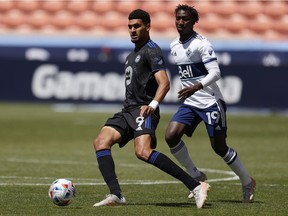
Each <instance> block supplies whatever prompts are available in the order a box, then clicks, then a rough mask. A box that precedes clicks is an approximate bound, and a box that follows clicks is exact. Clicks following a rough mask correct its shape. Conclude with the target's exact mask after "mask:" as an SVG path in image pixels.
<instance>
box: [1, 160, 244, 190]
mask: <svg viewBox="0 0 288 216" xmlns="http://www.w3.org/2000/svg"><path fill="white" fill-rule="evenodd" d="M2 160H3V159H2ZM4 160H5V161H8V162H12V163H36V164H47V163H48V164H72V165H74V164H78V165H81V164H85V165H87V164H95V163H89V162H88V163H87V162H78V161H55V160H51V161H49V160H38V159H19V158H5V159H4ZM118 165H119V166H121V167H127V168H133V167H135V168H139V167H144V166H145V167H147V164H143V165H139V164H125V163H120V164H118ZM200 170H202V171H204V172H206V173H218V174H224V175H225V176H226V177H224V178H216V179H209V180H208V181H207V182H223V181H234V180H238V179H239V177H238V176H237V175H235V173H234V172H232V171H225V170H216V169H208V168H203V169H200ZM1 179H2V180H3V179H15V180H16V181H14V182H1ZM19 180H20V181H21V182H17V181H19ZM23 180H24V182H23ZM25 180H26V181H27V180H31V181H33V182H32V183H28V182H25ZM43 180H47V181H48V180H50V181H51V182H52V181H53V180H54V178H53V177H32V176H0V186H8V185H15V186H30V185H31V186H37V185H38V186H42V185H49V183H43ZM72 180H73V181H74V183H75V185H76V184H77V185H105V183H104V182H103V180H102V179H84V178H79V179H72ZM179 183H180V181H161V180H160V181H152V180H123V181H120V184H122V185H153V184H154V185H155V184H179Z"/></svg>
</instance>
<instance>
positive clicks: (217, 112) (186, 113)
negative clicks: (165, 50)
mask: <svg viewBox="0 0 288 216" xmlns="http://www.w3.org/2000/svg"><path fill="white" fill-rule="evenodd" d="M198 20H199V15H198V12H197V10H196V9H195V8H194V7H190V6H188V5H178V6H177V7H176V9H175V24H176V28H177V30H178V33H179V36H180V37H179V38H177V39H176V40H174V41H173V42H172V43H171V45H170V48H171V55H172V57H173V59H174V61H175V63H176V65H177V67H178V72H179V78H180V81H181V86H182V89H181V90H180V91H179V92H178V98H179V99H180V100H183V103H182V104H181V105H180V107H179V109H178V111H177V112H176V113H175V114H174V116H173V117H172V119H171V121H170V123H169V125H168V127H167V130H166V135H165V139H166V142H167V144H168V145H169V147H170V151H171V153H172V154H173V155H174V156H175V158H176V159H177V160H178V161H179V162H180V164H181V165H183V166H184V167H185V168H186V169H187V171H188V172H189V174H190V175H191V176H192V177H193V178H195V179H197V180H199V181H205V180H207V177H206V175H205V174H204V173H203V172H201V171H199V170H198V169H197V167H196V166H195V165H194V163H193V161H192V160H191V157H190V156H189V153H188V151H187V147H186V145H185V143H184V142H183V140H182V136H183V135H184V134H186V135H187V136H189V137H191V136H192V134H193V132H194V130H195V129H196V127H197V126H198V124H199V123H200V122H202V121H203V122H204V123H205V125H206V130H207V133H208V135H209V138H210V142H211V146H212V148H213V150H214V151H215V153H216V154H217V155H219V156H220V157H222V158H223V160H224V161H225V162H226V163H227V164H228V166H229V167H230V168H231V169H232V170H233V171H234V172H235V173H236V174H237V175H238V176H239V178H240V180H241V183H242V189H243V202H245V203H250V202H253V198H254V192H255V188H256V182H255V180H254V179H253V178H251V177H250V176H249V175H248V174H247V172H246V170H245V168H244V166H243V164H242V162H241V160H240V157H239V156H238V155H237V152H236V151H235V150H234V149H233V148H230V147H228V146H227V144H226V136H227V125H226V104H225V102H224V99H223V96H222V94H221V91H220V89H219V87H218V85H217V83H216V81H217V80H219V79H220V77H221V72H220V69H219V65H218V63H217V58H216V54H215V52H214V49H213V47H212V45H211V43H210V42H209V41H208V40H207V39H206V38H205V37H204V36H202V35H200V34H199V33H197V32H195V31H194V30H193V26H194V24H195V23H196V22H198Z"/></svg>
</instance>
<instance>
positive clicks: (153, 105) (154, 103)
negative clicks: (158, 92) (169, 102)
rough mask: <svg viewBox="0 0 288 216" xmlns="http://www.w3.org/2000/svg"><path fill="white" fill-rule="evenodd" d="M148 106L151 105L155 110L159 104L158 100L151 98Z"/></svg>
mask: <svg viewBox="0 0 288 216" xmlns="http://www.w3.org/2000/svg"><path fill="white" fill-rule="evenodd" d="M148 106H150V107H152V108H153V109H154V110H155V109H156V108H157V107H158V106H159V102H158V101H156V100H152V101H151V102H150V104H149V105H148Z"/></svg>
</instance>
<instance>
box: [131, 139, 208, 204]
mask: <svg viewBox="0 0 288 216" xmlns="http://www.w3.org/2000/svg"><path fill="white" fill-rule="evenodd" d="M151 142H152V139H151V136H150V134H144V135H141V136H138V137H136V138H135V154H136V156H137V157H138V158H139V159H140V160H143V161H145V162H147V163H149V164H152V165H153V166H155V167H157V168H159V169H160V170H162V171H163V172H165V173H167V174H169V175H171V176H173V177H174V178H176V179H178V180H180V181H181V182H183V183H184V185H185V186H186V187H187V188H188V189H189V190H190V195H189V196H188V197H189V198H192V197H195V201H196V205H197V208H202V207H203V205H204V204H205V201H206V199H207V197H208V195H207V194H208V191H209V189H210V185H209V184H208V183H205V182H201V183H199V182H198V181H196V180H194V179H193V178H192V177H191V176H190V175H189V174H188V173H186V172H185V171H184V170H183V169H181V168H180V167H179V166H178V165H177V164H175V163H174V162H173V161H172V160H171V159H170V158H168V157H167V156H166V155H164V154H162V153H160V152H159V151H156V150H152V149H151ZM192 194H193V195H192Z"/></svg>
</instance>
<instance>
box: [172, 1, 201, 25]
mask: <svg viewBox="0 0 288 216" xmlns="http://www.w3.org/2000/svg"><path fill="white" fill-rule="evenodd" d="M179 10H184V11H188V12H189V13H190V15H191V18H192V21H193V22H194V23H196V22H198V20H199V13H198V11H197V10H196V9H195V8H194V6H193V7H191V6H189V5H186V4H179V5H178V6H177V7H176V8H175V15H176V14H177V12H178V11H179Z"/></svg>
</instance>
